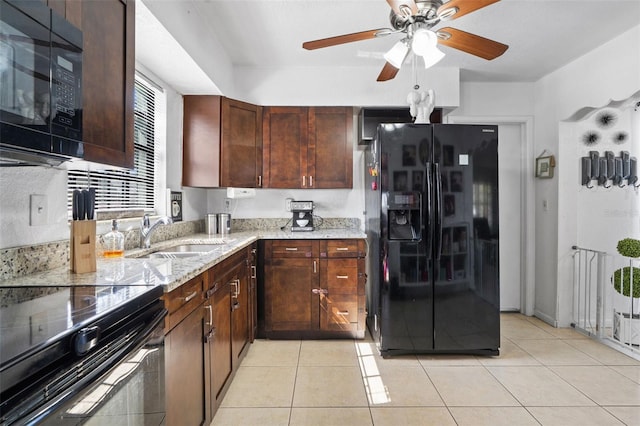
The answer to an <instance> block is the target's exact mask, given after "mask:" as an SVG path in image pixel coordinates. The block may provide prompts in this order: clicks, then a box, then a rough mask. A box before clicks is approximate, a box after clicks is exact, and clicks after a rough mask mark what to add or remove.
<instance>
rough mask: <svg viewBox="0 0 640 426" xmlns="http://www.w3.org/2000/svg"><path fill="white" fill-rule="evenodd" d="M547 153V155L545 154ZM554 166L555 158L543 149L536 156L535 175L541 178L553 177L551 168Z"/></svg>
mask: <svg viewBox="0 0 640 426" xmlns="http://www.w3.org/2000/svg"><path fill="white" fill-rule="evenodd" d="M545 154H547V155H545ZM555 166H556V159H555V157H554V156H553V155H551V154H549V153H548V152H547V150H546V149H545V150H544V151H542V154H540V155H539V156H538V157H537V158H536V177H537V178H541V179H551V178H552V177H553V169H554V168H555Z"/></svg>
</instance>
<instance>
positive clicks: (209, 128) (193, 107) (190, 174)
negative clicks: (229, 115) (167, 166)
mask: <svg viewBox="0 0 640 426" xmlns="http://www.w3.org/2000/svg"><path fill="white" fill-rule="evenodd" d="M220 103H221V101H220V96H184V97H183V110H184V124H183V133H182V134H183V140H182V185H183V186H194V187H203V188H215V187H219V186H220V112H221V104H220Z"/></svg>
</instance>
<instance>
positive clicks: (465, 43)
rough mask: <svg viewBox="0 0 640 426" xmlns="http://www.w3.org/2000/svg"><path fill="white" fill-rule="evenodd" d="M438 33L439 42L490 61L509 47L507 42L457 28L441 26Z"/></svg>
mask: <svg viewBox="0 0 640 426" xmlns="http://www.w3.org/2000/svg"><path fill="white" fill-rule="evenodd" d="M436 33H437V34H438V43H440V44H442V45H444V46H448V47H453V48H454V49H458V50H462V51H463V52H467V53H470V54H472V55H475V56H479V57H481V58H484V59H487V60H489V61H490V60H491V59H495V58H497V57H498V56H500V55H502V54H503V53H504V52H506V50H507V49H508V48H509V46H507V45H506V44H502V43H499V42H497V41H493V40H490V39H488V38H484V37H480V36H479V35H475V34H471V33H468V32H466V31H462V30H457V29H455V28H450V27H446V28H441V29H439V30H438V31H436Z"/></svg>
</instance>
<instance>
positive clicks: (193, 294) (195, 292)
mask: <svg viewBox="0 0 640 426" xmlns="http://www.w3.org/2000/svg"><path fill="white" fill-rule="evenodd" d="M197 295H198V292H197V291H194V292H193V293H191V294H190V295H188V296H187V297H185V298H184V302H185V303H187V302H188V301H189V300H191V299H193V298H194V297H196V296H197Z"/></svg>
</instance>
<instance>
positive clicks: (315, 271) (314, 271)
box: [313, 260, 318, 274]
mask: <svg viewBox="0 0 640 426" xmlns="http://www.w3.org/2000/svg"><path fill="white" fill-rule="evenodd" d="M317 272H318V270H317V267H316V261H315V260H314V261H313V273H314V274H315V273H317Z"/></svg>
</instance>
